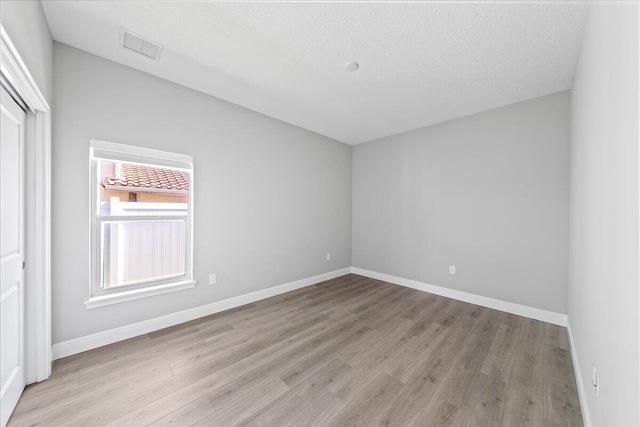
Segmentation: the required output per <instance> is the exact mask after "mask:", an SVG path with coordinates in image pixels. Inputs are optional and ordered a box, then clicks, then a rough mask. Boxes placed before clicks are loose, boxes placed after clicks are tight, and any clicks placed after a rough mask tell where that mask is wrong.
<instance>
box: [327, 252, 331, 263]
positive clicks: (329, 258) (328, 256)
mask: <svg viewBox="0 0 640 427" xmlns="http://www.w3.org/2000/svg"><path fill="white" fill-rule="evenodd" d="M327 261H331V254H330V253H327Z"/></svg>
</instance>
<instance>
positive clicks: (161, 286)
mask: <svg viewBox="0 0 640 427" xmlns="http://www.w3.org/2000/svg"><path fill="white" fill-rule="evenodd" d="M104 159H107V160H123V161H131V162H136V161H144V162H148V163H149V164H152V165H154V166H166V167H173V168H179V169H182V170H184V171H186V172H187V173H188V174H189V189H188V190H187V192H186V194H187V196H188V199H187V203H184V204H183V205H185V206H186V207H187V215H186V216H174V215H167V216H164V215H163V216H146V215H145V216H136V215H134V216H128V215H127V216H122V215H115V214H117V213H118V212H115V214H113V215H111V214H110V215H103V214H102V212H101V210H102V206H101V205H102V203H101V202H100V201H99V199H100V192H99V187H100V185H101V179H100V178H99V176H100V172H99V170H98V168H99V167H100V166H99V165H100V163H99V162H100V161H102V160H104ZM89 164H90V170H89V183H90V184H89V203H90V219H89V225H90V231H91V232H90V250H91V264H90V270H89V271H90V280H89V285H90V286H89V299H88V300H87V301H85V306H86V308H87V309H90V308H96V307H102V306H105V305H110V304H117V303H120V302H125V301H132V300H136V299H140V298H145V297H150V296H154V295H160V294H163V293H167V292H173V291H178V290H184V289H188V288H193V287H194V286H195V283H196V282H195V281H194V279H193V194H194V191H193V183H194V177H193V157H191V156H189V155H186V154H179V153H172V152H168V151H160V150H155V149H152V148H144V147H139V146H134V145H125V144H118V143H115V142H107V141H99V140H95V139H91V140H89ZM116 167H118V166H116ZM131 190H132V191H133V190H134V188H132V189H131ZM135 190H136V191H137V190H138V188H135ZM111 203H112V205H111V209H112V210H113V208H114V205H113V203H114V199H113V198H112V199H111ZM113 221H115V222H145V221H180V222H183V223H184V224H185V233H186V235H185V242H184V244H185V253H186V256H185V265H184V275H185V277H184V278H183V279H182V280H180V281H178V282H177V283H176V282H169V283H167V282H168V281H167V280H164V279H161V280H153V281H148V280H147V281H143V282H139V283H138V285H139V286H137V288H138V289H134V290H125V289H121V288H116V287H113V288H103V286H102V282H103V275H104V265H103V264H104V263H103V259H102V257H103V255H102V249H103V246H102V239H103V237H104V235H103V228H102V224H104V223H109V222H113ZM152 282H153V283H152Z"/></svg>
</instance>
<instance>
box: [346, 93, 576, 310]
mask: <svg viewBox="0 0 640 427" xmlns="http://www.w3.org/2000/svg"><path fill="white" fill-rule="evenodd" d="M568 155H569V93H568V92H561V93H557V94H553V95H548V96H545V97H541V98H537V99H533V100H530V101H526V102H521V103H518V104H514V105H510V106H507V107H503V108H498V109H495V110H490V111H486V112H483V113H480V114H476V115H473V116H469V117H464V118H461V119H457V120H452V121H448V122H444V123H440V124H437V125H433V126H429V127H426V128H422V129H419V130H415V131H412V132H407V133H403V134H400V135H395V136H391V137H387V138H383V139H380V140H377V141H374V142H370V143H367V144H364V145H358V146H356V147H354V150H353V195H354V196H353V241H352V245H353V256H352V257H353V265H354V266H355V267H361V268H365V269H368V270H373V271H377V272H381V273H386V274H391V275H395V276H399V277H403V278H407V279H413V280H418V281H421V282H425V283H429V284H432V285H438V286H443V287H447V288H451V289H456V290H460V291H465V292H469V293H473V294H478V295H482V296H486V297H491V298H497V299H500V300H504V301H510V302H514V303H519V304H524V305H528V306H531V307H537V308H541V309H545V310H550V311H554V312H559V313H566V310H567V308H566V300H567V262H568V261H567V258H568V233H569V231H568V186H569V157H568ZM449 265H455V266H456V267H457V274H456V275H455V276H453V275H449Z"/></svg>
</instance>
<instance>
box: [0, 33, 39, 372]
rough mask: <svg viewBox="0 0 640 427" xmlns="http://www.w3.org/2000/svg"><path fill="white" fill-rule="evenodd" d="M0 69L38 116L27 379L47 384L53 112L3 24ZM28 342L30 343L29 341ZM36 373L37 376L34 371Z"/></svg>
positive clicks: (35, 147)
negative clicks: (31, 339)
mask: <svg viewBox="0 0 640 427" xmlns="http://www.w3.org/2000/svg"><path fill="white" fill-rule="evenodd" d="M0 70H2V73H3V74H4V75H5V77H6V78H7V80H8V81H9V82H10V83H11V85H12V86H13V88H14V89H15V90H16V91H17V92H18V94H19V95H20V96H21V97H22V99H23V100H24V101H25V102H26V103H27V105H28V107H29V108H30V109H31V111H32V112H33V113H34V114H35V118H36V131H35V146H34V158H32V159H26V160H27V162H33V163H34V165H35V167H34V169H35V188H34V191H33V192H32V197H33V201H34V211H35V212H34V216H33V217H34V223H33V224H32V226H33V228H34V233H33V236H35V237H34V239H33V241H29V242H27V244H28V245H31V247H32V248H33V253H34V254H35V257H34V259H32V260H27V270H28V276H29V277H33V278H34V279H33V281H34V283H33V288H34V291H35V292H33V293H31V294H29V295H27V298H29V299H31V298H34V299H35V304H34V306H35V307H36V310H35V313H34V315H33V317H30V318H29V319H28V320H27V321H28V322H33V323H34V324H35V330H36V348H35V349H28V350H27V351H35V354H36V357H35V366H27V377H28V378H35V380H36V381H38V382H39V381H44V380H46V379H47V378H49V375H51V110H50V108H49V104H48V103H47V100H46V98H45V97H44V95H43V94H42V92H41V91H40V89H39V88H38V85H37V84H36V82H35V80H34V79H33V77H32V76H31V73H29V70H28V68H27V66H26V65H25V63H24V61H23V60H22V58H21V57H20V54H19V53H18V50H17V49H16V47H15V45H14V44H13V43H12V42H11V39H10V38H9V35H8V34H7V32H6V31H5V29H4V27H3V26H2V24H0ZM27 342H28V340H27ZM34 370H35V375H33V371H34Z"/></svg>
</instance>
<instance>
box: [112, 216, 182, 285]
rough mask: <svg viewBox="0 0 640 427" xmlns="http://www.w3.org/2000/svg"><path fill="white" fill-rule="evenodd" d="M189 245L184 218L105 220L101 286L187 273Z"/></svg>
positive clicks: (129, 283)
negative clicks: (134, 220) (137, 220)
mask: <svg viewBox="0 0 640 427" xmlns="http://www.w3.org/2000/svg"><path fill="white" fill-rule="evenodd" d="M186 247H187V245H186V224H185V222H184V221H183V220H175V221H174V220H168V221H141V222H103V223H102V260H103V270H102V287H103V288H113V287H116V286H124V285H133V284H136V283H141V282H146V281H152V280H160V279H163V278H168V277H175V276H181V275H184V274H185V260H186V253H185V252H186Z"/></svg>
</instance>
